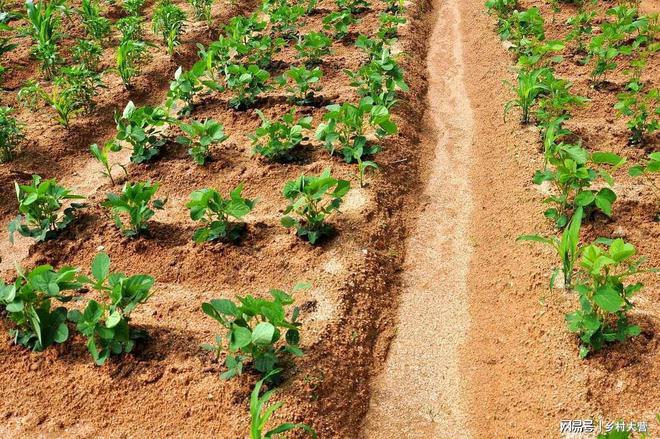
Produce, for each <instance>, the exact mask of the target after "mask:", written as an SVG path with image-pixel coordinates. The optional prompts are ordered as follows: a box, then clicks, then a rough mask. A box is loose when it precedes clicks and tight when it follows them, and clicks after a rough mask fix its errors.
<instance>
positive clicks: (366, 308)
mask: <svg viewBox="0 0 660 439" xmlns="http://www.w3.org/2000/svg"><path fill="white" fill-rule="evenodd" d="M254 6H255V4H249V5H248V4H242V5H240V7H231V6H228V5H226V4H224V3H222V4H221V5H220V6H219V7H218V9H217V10H216V14H215V16H216V17H217V20H216V23H217V24H220V23H222V22H224V21H226V20H227V18H228V17H230V16H231V15H234V14H236V13H239V12H240V13H247V12H248V10H249V9H251V8H254ZM334 7H335V6H334V2H332V1H322V2H320V5H319V12H318V13H315V14H313V15H311V16H310V17H308V18H306V19H305V24H304V29H305V30H307V31H310V30H318V29H320V28H321V20H322V18H323V16H324V15H325V13H326V12H327V11H329V10H331V9H332V8H334ZM149 8H150V7H148V8H147V10H149ZM383 9H384V6H383V5H382V4H380V3H379V2H373V8H372V10H371V11H368V12H365V13H363V14H360V18H361V22H360V24H359V25H356V26H354V28H353V31H354V33H353V34H352V37H351V40H352V39H354V38H355V36H356V35H357V33H360V32H361V33H371V32H373V31H374V30H375V29H376V28H377V26H378V21H377V17H378V14H379V13H380V11H382V10H383ZM409 15H410V18H409V21H410V25H409V27H406V28H404V29H402V30H401V41H400V44H401V46H402V49H403V50H404V51H405V52H406V53H408V54H409V55H410V56H407V57H405V58H403V66H404V67H405V69H406V71H407V79H408V83H409V85H410V86H411V92H410V93H409V94H408V96H407V97H403V99H402V101H401V102H400V104H399V105H398V106H397V107H396V109H395V110H394V113H395V116H394V117H395V120H396V122H397V124H398V126H399V134H398V135H396V136H393V137H392V138H390V139H388V140H387V141H385V142H384V145H383V146H384V151H383V152H382V153H381V154H379V157H378V161H379V163H380V165H381V172H380V173H378V174H374V175H373V176H369V178H368V182H369V184H368V186H367V187H366V188H363V189H361V188H359V187H358V186H359V184H358V183H357V179H356V178H355V175H354V173H355V168H354V166H351V165H347V164H344V163H343V162H342V161H341V160H340V159H338V158H331V157H329V156H328V154H327V153H326V152H325V151H323V150H322V148H321V146H320V145H319V144H317V143H316V142H315V141H310V142H308V143H309V146H308V147H307V148H306V151H305V153H304V154H302V155H301V157H300V158H299V159H298V160H297V161H295V162H293V163H290V164H269V163H267V162H265V161H262V160H260V159H258V158H257V157H253V156H252V154H251V147H250V142H249V139H248V138H247V135H248V134H250V133H251V132H253V131H254V129H255V128H256V127H257V126H258V124H259V117H258V115H257V114H256V113H255V111H254V109H250V110H247V111H235V110H231V109H229V108H228V105H227V99H228V97H229V95H226V94H217V95H213V96H207V97H203V98H202V99H199V101H198V102H196V108H195V111H194V112H193V116H194V117H195V118H196V119H204V118H214V119H216V120H217V121H218V122H220V123H222V124H224V126H225V131H226V132H227V133H229V134H230V135H231V137H230V139H229V140H228V141H227V142H226V143H225V144H223V146H221V147H219V148H216V149H214V150H213V151H212V154H213V160H212V162H211V163H210V164H209V165H208V166H206V167H199V166H197V165H195V164H194V163H193V162H192V160H191V159H190V157H189V156H188V155H187V153H186V151H185V149H183V148H182V147H180V146H178V145H176V144H174V143H170V144H168V145H166V147H165V148H164V151H163V153H162V157H160V158H159V159H158V160H157V161H155V162H153V163H150V164H144V165H139V166H133V165H132V166H130V168H129V174H130V178H131V180H132V181H137V180H145V179H147V178H150V179H152V180H154V181H159V182H160V183H161V189H160V191H159V193H158V195H159V196H162V197H165V196H166V197H168V202H167V205H166V209H165V211H162V212H159V213H158V214H157V216H156V217H155V218H154V221H152V224H151V226H150V233H149V235H147V236H145V237H143V238H140V239H137V240H129V239H127V238H124V237H122V235H121V234H120V232H119V231H118V230H117V229H116V228H115V226H114V224H113V222H112V220H111V219H110V218H109V215H108V212H107V211H106V210H104V209H103V208H101V207H100V206H99V203H100V202H101V201H102V200H103V199H104V197H105V194H106V193H107V192H110V191H115V192H116V191H119V189H120V185H119V183H121V182H119V183H118V185H117V186H115V187H111V185H110V184H109V183H108V184H106V186H105V187H102V188H101V190H99V191H98V192H96V193H91V194H89V207H88V208H87V209H85V211H84V213H82V214H81V215H80V217H79V218H78V219H77V220H76V221H75V222H74V223H73V224H72V225H71V227H70V228H69V229H68V230H67V231H66V232H65V233H63V234H62V235H61V236H59V237H58V238H57V240H55V241H51V242H47V243H43V244H39V245H33V246H31V248H30V256H29V257H28V258H27V260H25V261H23V265H24V266H25V267H33V266H35V265H37V264H42V263H49V264H52V265H54V266H58V267H59V266H63V265H74V266H78V267H82V268H83V269H85V270H87V269H88V267H89V264H90V261H91V260H92V258H93V257H94V255H95V254H96V252H97V251H98V250H99V249H100V248H101V247H102V248H103V249H105V251H106V252H108V253H109V255H110V256H111V258H112V261H113V269H114V270H121V271H125V272H127V273H129V274H134V273H148V274H151V275H153V276H154V277H155V278H156V281H157V283H156V286H155V287H154V290H155V294H154V296H153V297H152V298H151V299H150V301H149V302H148V303H147V304H145V305H144V306H143V307H142V308H141V309H139V310H138V311H136V312H135V313H134V314H133V316H134V323H135V324H137V325H138V326H139V327H142V328H144V329H146V330H147V331H148V332H149V335H150V337H151V338H150V340H149V341H148V343H146V344H145V345H142V346H138V348H137V349H136V351H135V352H133V353H131V354H130V355H124V356H122V357H121V358H118V359H113V360H112V361H110V362H109V364H107V365H105V366H103V367H96V366H94V365H93V363H92V361H91V358H90V357H89V354H88V353H87V352H86V348H85V345H84V340H82V339H80V338H78V337H75V338H74V339H73V340H70V341H69V342H67V343H66V344H65V345H62V346H57V347H55V348H49V349H48V350H46V351H45V352H43V353H31V352H28V351H26V350H25V349H22V348H20V347H17V346H13V345H12V344H11V343H10V341H9V339H8V338H7V337H6V336H5V338H4V341H3V342H2V343H0V369H1V370H2V372H0V377H1V379H2V381H3V383H4V384H3V386H2V388H1V389H0V416H1V417H2V419H3V420H4V422H3V425H2V427H0V436H3V437H8V436H13V437H19V436H20V437H33V436H37V435H41V434H45V435H47V436H51V437H92V436H108V437H180V436H181V435H183V436H185V437H223V438H235V437H245V436H246V431H248V425H249V410H248V404H249V394H250V391H251V388H252V386H253V384H254V382H255V381H256V379H257V377H256V376H255V375H253V374H250V373H247V374H244V375H243V376H241V377H238V378H235V379H233V380H231V381H223V380H221V379H219V376H218V375H219V373H220V372H222V371H223V370H224V369H223V366H222V365H221V363H222V362H223V361H224V359H221V363H220V364H219V363H216V362H214V360H213V357H212V355H210V354H209V353H206V352H204V351H202V350H201V349H200V348H199V345H200V344H201V343H204V342H209V341H211V340H212V339H213V337H214V335H215V334H216V333H219V332H220V327H219V326H218V325H217V324H215V322H214V321H212V320H211V319H209V318H208V317H206V316H205V315H204V314H203V313H202V312H201V310H200V305H201V303H202V302H203V301H208V300H209V299H212V298H217V297H228V298H234V297H235V296H236V295H245V294H248V293H250V294H256V295H260V296H265V295H266V294H267V291H268V290H269V289H270V288H283V289H289V288H291V287H292V286H293V285H294V284H295V283H297V282H300V281H308V282H310V283H311V284H312V285H313V287H312V289H311V290H309V291H306V292H302V293H297V294H296V302H297V303H298V304H299V305H300V306H301V310H302V311H301V319H302V322H303V325H304V332H303V337H302V348H303V349H304V351H305V353H306V354H305V356H304V357H303V358H302V359H297V360H296V361H295V364H291V365H290V367H289V368H288V369H287V378H288V379H287V380H286V381H285V383H284V384H283V385H282V386H281V387H280V388H279V390H278V393H277V396H276V399H277V400H281V401H283V402H284V403H285V407H284V408H283V409H282V410H280V411H279V412H278V414H277V415H276V419H275V420H274V421H273V422H276V421H297V422H303V421H304V422H307V423H310V424H311V425H313V426H314V427H315V428H316V429H317V431H318V432H319V434H320V436H321V437H351V436H353V435H355V432H356V431H357V429H358V427H359V424H360V423H361V421H362V418H363V417H364V414H365V413H366V409H367V407H368V401H369V383H370V378H371V376H372V374H373V373H374V371H375V370H377V369H378V365H379V364H382V362H383V360H384V356H385V353H386V350H385V347H386V345H387V340H388V339H389V338H390V337H391V336H392V335H393V333H394V323H393V318H392V312H393V310H394V309H395V308H396V298H397V296H398V286H397V285H398V271H399V267H400V261H401V257H402V254H403V243H404V242H405V227H406V224H407V221H406V220H405V215H407V213H408V212H409V211H412V210H414V209H415V207H414V206H415V200H414V198H411V199H407V198H406V195H407V194H408V191H410V190H411V189H412V188H414V187H416V185H418V183H419V181H418V174H417V171H416V169H417V168H416V167H417V163H418V156H419V154H418V151H417V148H416V144H417V143H418V141H419V139H418V138H417V136H418V133H417V131H416V122H417V120H419V118H420V117H421V114H422V112H423V105H424V100H423V97H424V96H425V82H424V80H423V78H422V73H423V59H424V53H425V46H424V45H425V41H424V33H423V32H420V31H421V30H422V29H423V23H422V24H420V23H421V22H420V20H421V19H422V18H423V13H422V12H421V11H420V10H418V8H416V7H411V8H410V10H409ZM197 41H200V42H202V43H207V42H208V41H210V38H209V36H208V32H207V31H202V30H199V29H197V28H195V27H193V28H190V29H189V30H188V31H187V33H186V36H185V38H184V44H183V45H182V46H181V47H180V48H179V49H178V52H179V53H183V54H184V55H179V56H177V57H175V58H176V59H175V60H169V59H168V58H167V57H166V56H165V55H164V53H163V52H164V49H163V48H162V47H158V48H157V49H154V50H153V55H152V56H153V60H152V62H151V63H150V64H148V65H147V66H145V71H144V74H143V75H142V76H141V79H140V82H139V84H138V85H137V87H136V91H134V92H132V93H130V94H128V93H126V92H124V91H123V89H122V88H121V87H120V85H119V82H118V78H117V77H116V76H115V75H114V74H107V75H105V79H106V82H107V83H108V89H107V90H105V91H104V92H103V94H102V95H101V96H100V97H99V103H98V106H97V109H96V110H95V112H94V113H93V114H92V115H90V116H84V117H81V118H80V119H78V120H75V121H74V123H73V124H72V126H71V127H70V128H69V129H68V130H65V129H63V128H61V127H59V126H56V124H55V123H54V122H53V121H52V120H51V119H50V116H51V114H50V111H49V110H47V109H45V108H44V109H42V110H40V111H39V112H38V113H30V112H29V111H27V110H26V111H21V112H19V113H18V117H19V119H21V120H22V121H24V122H27V123H28V126H27V128H26V133H27V135H28V142H27V144H26V145H25V147H24V148H23V152H22V154H21V155H20V156H19V158H18V159H17V160H16V161H13V162H10V163H8V164H4V165H0V185H1V187H2V190H1V191H0V192H1V193H2V194H3V199H2V212H0V214H2V215H3V227H4V226H6V224H7V222H8V221H9V219H10V218H12V217H13V216H15V215H16V210H15V209H16V206H15V204H14V201H13V200H12V197H13V195H12V188H11V186H12V185H13V180H14V179H17V180H19V181H22V182H24V181H27V180H28V179H29V176H30V175H31V174H32V173H39V174H41V175H43V176H44V177H57V178H58V179H62V180H64V181H66V180H67V179H71V180H73V179H74V178H73V177H72V174H75V173H76V170H79V169H81V168H83V165H84V164H85V163H87V162H88V161H89V160H91V157H90V156H89V155H88V154H87V153H86V150H87V147H88V145H89V144H90V143H93V142H100V141H101V140H103V139H105V138H107V137H109V136H111V135H112V132H113V130H112V129H113V124H112V112H113V110H114V109H119V110H121V109H122V108H123V106H124V105H125V103H126V102H127V101H128V100H129V99H132V100H134V101H136V102H138V103H158V102H160V101H161V100H162V99H163V96H164V94H165V92H166V90H167V86H168V80H169V79H170V78H171V77H172V73H173V71H174V70H175V69H176V68H177V66H178V65H179V64H184V65H189V64H190V63H191V62H192V61H194V53H195V51H194V43H195V42H197ZM111 52H112V51H111V50H109V51H108V53H107V54H106V59H105V63H106V65H110V64H111V62H112V60H111V55H112V53H111ZM12 56H15V57H18V58H20V59H21V60H22V63H23V64H24V65H29V66H30V69H31V70H30V69H27V68H26V71H28V70H30V71H32V72H33V71H35V67H34V66H33V65H32V64H31V63H32V61H30V60H29V58H28V54H27V52H26V51H17V52H15V53H13V54H12ZM277 61H279V62H278V63H276V66H277V69H276V70H274V71H272V72H271V75H272V76H275V75H276V74H279V73H281V71H282V70H283V69H284V68H286V67H287V66H288V64H291V63H294V62H296V59H295V57H294V51H293V50H292V49H291V48H289V49H286V50H284V51H283V52H282V53H281V54H280V55H279V56H278V57H277ZM362 61H363V55H362V54H361V52H360V51H359V50H358V49H356V48H355V47H353V42H352V41H349V42H347V43H345V44H342V43H335V44H334V45H333V54H332V55H331V56H329V57H327V58H326V59H325V60H324V63H323V66H322V68H323V71H324V78H323V79H322V81H321V84H322V86H323V90H322V94H323V96H324V98H325V100H326V102H327V103H331V102H342V101H344V100H354V99H356V96H355V95H354V94H353V89H352V88H351V87H350V86H349V83H348V82H349V81H348V78H347V76H346V75H345V74H344V73H343V69H351V70H355V69H356V68H357V67H358V66H359V65H360V63H361V62H362ZM30 74H31V73H30ZM30 74H25V76H24V77H22V79H25V78H27V77H29V76H30ZM9 76H12V73H10V74H9ZM22 79H13V80H12V81H13V82H12V84H13V86H12V87H17V86H18V85H20V82H21V81H22ZM14 99H15V90H14V91H10V92H7V93H5V94H4V95H3V103H12V104H13V102H14ZM258 108H260V109H261V110H262V111H263V112H264V113H265V114H266V115H267V116H268V117H275V116H279V115H282V114H284V113H285V112H286V111H288V109H289V108H290V105H289V104H287V102H286V99H285V96H284V95H283V94H282V92H281V91H277V90H275V91H272V92H270V93H269V94H267V95H266V96H265V97H264V98H263V99H262V100H261V101H260V102H259V103H258ZM322 113H323V109H322V108H316V107H300V108H299V110H298V114H299V115H303V114H309V115H312V116H313V117H314V123H315V124H317V123H318V122H319V121H320V118H321V116H322ZM43 133H46V134H45V135H42V134H43ZM311 134H313V133H310V135H311ZM312 137H313V136H312ZM325 167H332V169H333V174H334V175H336V176H337V177H342V178H347V179H349V180H351V181H352V185H353V190H352V191H351V192H350V193H349V195H348V196H347V198H346V200H345V203H344V205H343V207H342V214H341V215H340V216H338V217H337V219H336V220H335V221H334V225H335V226H336V229H337V234H336V236H335V237H334V238H333V239H332V240H330V241H329V242H326V243H324V244H323V245H321V246H318V247H312V246H310V245H308V244H307V243H305V242H303V241H301V240H299V239H297V238H296V237H295V235H294V234H292V233H291V232H290V231H288V230H286V229H284V228H283V227H282V226H280V224H279V218H280V216H281V212H282V210H283V209H284V207H285V206H286V200H285V199H284V198H283V197H282V195H281V188H282V186H283V184H284V183H285V182H286V181H287V180H291V179H294V178H295V177H297V176H298V175H300V174H301V173H303V172H304V173H307V174H313V173H314V174H316V173H319V172H320V171H322V170H323V169H324V168H325ZM86 177H88V176H86V175H78V176H77V177H76V178H77V179H84V178H86ZM239 182H244V183H245V190H244V194H245V195H246V196H248V197H250V198H254V197H256V198H258V199H259V202H258V204H257V206H256V208H255V210H254V211H253V212H252V213H251V214H250V215H249V216H248V218H247V223H248V225H247V233H246V237H245V239H244V240H243V241H242V242H241V243H240V244H238V245H231V244H224V243H217V244H205V245H195V244H194V243H193V242H192V240H191V235H192V232H193V230H194V227H195V226H194V224H193V222H192V221H191V220H190V219H189V217H188V214H187V209H185V208H184V204H185V202H186V201H187V198H188V196H189V194H190V193H191V192H192V191H193V190H197V189H201V188H203V187H213V188H216V189H218V190H220V191H221V192H223V193H226V192H227V191H228V190H229V189H230V188H233V187H234V186H235V185H237V184H238V183H239ZM10 200H11V201H10ZM404 207H405V208H404ZM12 276H13V272H11V271H7V272H5V273H4V277H5V278H6V279H11V278H12ZM3 322H4V320H3ZM0 326H1V328H0V329H1V330H2V333H3V334H6V333H7V330H8V329H9V328H8V325H7V324H6V323H2V324H1V325H0Z"/></svg>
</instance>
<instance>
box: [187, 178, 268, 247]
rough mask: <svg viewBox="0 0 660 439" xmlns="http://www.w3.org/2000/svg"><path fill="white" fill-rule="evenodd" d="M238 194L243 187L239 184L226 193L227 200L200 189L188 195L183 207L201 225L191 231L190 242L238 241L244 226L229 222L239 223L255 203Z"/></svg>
mask: <svg viewBox="0 0 660 439" xmlns="http://www.w3.org/2000/svg"><path fill="white" fill-rule="evenodd" d="M242 191H243V185H242V184H239V185H238V186H237V187H236V188H235V189H234V190H232V191H231V192H229V198H227V199H225V198H223V196H222V195H220V193H218V191H216V190H215V189H202V190H199V191H195V192H193V193H192V194H191V195H190V202H189V203H188V204H186V207H187V208H188V209H190V218H192V219H193V220H194V221H200V222H201V223H202V224H203V226H202V227H200V228H198V229H196V230H195V232H194V234H193V241H195V242H206V241H214V240H216V239H220V240H227V241H232V242H234V241H238V240H239V239H240V237H241V234H242V233H243V230H244V229H245V224H244V223H240V222H239V223H236V222H232V221H230V218H234V219H236V220H239V221H240V220H241V219H243V217H244V216H245V215H247V214H248V213H250V212H251V211H252V209H253V208H254V205H255V204H256V200H249V199H247V198H243V196H242V195H241V192H242Z"/></svg>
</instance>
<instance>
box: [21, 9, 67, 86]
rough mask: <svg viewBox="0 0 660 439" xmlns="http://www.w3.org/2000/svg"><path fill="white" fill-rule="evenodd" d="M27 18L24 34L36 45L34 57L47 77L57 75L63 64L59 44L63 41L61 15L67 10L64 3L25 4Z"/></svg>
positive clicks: (32, 51)
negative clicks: (57, 70)
mask: <svg viewBox="0 0 660 439" xmlns="http://www.w3.org/2000/svg"><path fill="white" fill-rule="evenodd" d="M25 8H26V17H27V19H28V21H29V24H28V26H27V28H26V29H24V34H27V35H29V36H30V37H31V38H32V40H33V41H34V43H35V46H33V47H32V48H31V53H32V55H33V56H34V57H35V58H36V59H37V60H39V61H40V62H41V70H42V71H43V72H44V74H45V75H46V77H48V78H50V77H51V76H52V75H54V74H55V71H56V69H57V66H58V65H59V64H60V63H61V58H60V56H59V54H58V47H57V43H58V42H59V41H60V40H61V39H62V33H61V32H60V31H59V28H60V24H61V14H62V12H63V11H65V10H66V7H65V6H64V3H63V1H61V0H53V1H39V2H37V3H35V2H33V1H32V0H28V1H26V2H25Z"/></svg>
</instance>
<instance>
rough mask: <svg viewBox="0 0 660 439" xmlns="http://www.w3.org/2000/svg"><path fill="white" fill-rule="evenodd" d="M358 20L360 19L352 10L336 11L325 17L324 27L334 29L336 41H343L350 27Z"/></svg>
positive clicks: (327, 29)
mask: <svg viewBox="0 0 660 439" xmlns="http://www.w3.org/2000/svg"><path fill="white" fill-rule="evenodd" d="M357 22H358V20H357V19H356V18H355V17H354V16H353V14H352V13H351V12H350V11H347V10H342V11H335V12H331V13H329V14H328V15H326V16H325V17H324V18H323V29H324V30H326V31H333V38H334V39H335V41H341V40H343V39H344V38H346V36H347V35H348V33H349V31H350V27H351V26H353V25H354V24H355V23H357Z"/></svg>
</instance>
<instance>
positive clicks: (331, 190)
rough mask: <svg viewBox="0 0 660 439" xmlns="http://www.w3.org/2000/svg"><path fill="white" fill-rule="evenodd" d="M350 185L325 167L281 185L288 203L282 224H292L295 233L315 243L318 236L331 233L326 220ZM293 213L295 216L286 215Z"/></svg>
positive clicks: (289, 226) (287, 226)
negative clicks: (319, 171)
mask: <svg viewBox="0 0 660 439" xmlns="http://www.w3.org/2000/svg"><path fill="white" fill-rule="evenodd" d="M350 187H351V184H350V183H349V182H348V181H346V180H338V179H336V178H334V177H332V176H331V175H330V168H327V169H325V170H324V171H323V173H321V175H319V176H318V177H315V176H306V175H301V176H300V177H298V178H297V179H296V180H292V181H288V182H287V183H286V184H285V185H284V191H283V194H284V197H285V198H286V199H287V200H289V205H288V206H287V208H286V209H285V210H284V214H285V215H286V216H284V217H283V218H282V225H283V226H284V227H286V228H291V227H295V228H296V232H297V234H298V236H300V237H301V238H304V239H307V240H308V241H309V242H310V244H316V243H317V242H318V241H319V240H320V239H321V238H323V237H325V236H329V235H330V234H331V233H332V230H333V229H332V226H331V225H329V224H328V223H326V220H327V219H328V217H330V216H331V215H332V214H333V213H334V212H337V211H339V206H341V203H342V199H343V197H344V195H346V193H348V191H349V190H350ZM290 213H291V214H295V215H296V216H298V217H299V218H294V217H291V216H289V215H288V214H290Z"/></svg>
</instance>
